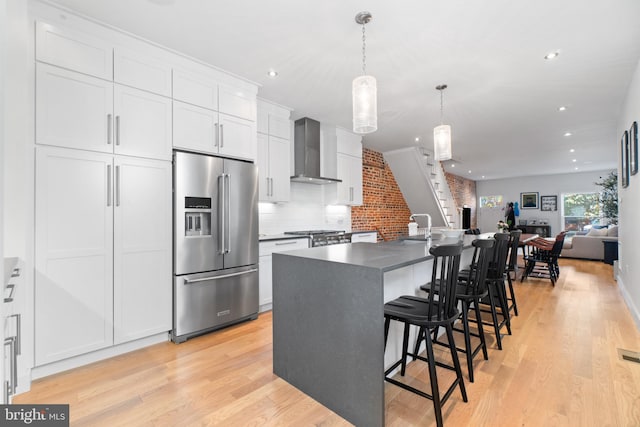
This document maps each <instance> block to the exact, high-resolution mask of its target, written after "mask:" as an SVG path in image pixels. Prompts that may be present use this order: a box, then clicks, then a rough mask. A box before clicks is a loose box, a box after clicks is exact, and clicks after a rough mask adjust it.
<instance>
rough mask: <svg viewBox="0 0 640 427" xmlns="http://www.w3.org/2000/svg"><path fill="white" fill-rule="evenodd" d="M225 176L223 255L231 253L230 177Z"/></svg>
mask: <svg viewBox="0 0 640 427" xmlns="http://www.w3.org/2000/svg"><path fill="white" fill-rule="evenodd" d="M226 176H227V190H226V192H225V193H226V196H227V203H226V207H227V215H226V220H227V222H226V227H227V245H226V248H225V253H226V254H228V253H229V252H231V229H230V228H231V227H230V224H229V222H230V220H231V175H229V174H226Z"/></svg>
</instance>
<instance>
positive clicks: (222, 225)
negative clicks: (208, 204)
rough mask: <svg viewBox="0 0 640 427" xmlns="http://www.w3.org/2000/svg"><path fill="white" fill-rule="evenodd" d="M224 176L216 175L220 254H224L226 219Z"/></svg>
mask: <svg viewBox="0 0 640 427" xmlns="http://www.w3.org/2000/svg"><path fill="white" fill-rule="evenodd" d="M224 177H225V174H224V173H222V174H221V175H220V176H219V177H218V189H219V197H220V202H219V203H218V210H219V212H220V214H219V215H218V232H219V236H218V237H219V239H218V243H219V245H218V247H219V248H220V249H219V250H218V253H219V254H221V255H224V253H225V250H224V242H225V240H226V239H225V233H226V229H225V222H226V221H225V219H226V209H225V200H226V197H225V186H224Z"/></svg>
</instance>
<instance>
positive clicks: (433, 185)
mask: <svg viewBox="0 0 640 427" xmlns="http://www.w3.org/2000/svg"><path fill="white" fill-rule="evenodd" d="M383 155H384V159H385V161H386V162H387V164H388V165H389V167H390V168H391V171H392V172H393V175H394V177H395V179H396V182H397V183H398V186H399V187H400V190H401V191H402V194H403V196H404V198H405V201H406V202H407V205H408V206H409V209H410V210H411V212H412V213H416V214H417V213H428V214H429V215H431V218H432V222H433V227H453V228H455V227H458V226H459V225H460V215H459V214H458V212H457V209H456V205H455V201H454V199H453V196H452V195H451V190H450V189H449V185H448V184H447V180H446V178H445V175H444V170H443V169H442V166H441V165H440V162H438V161H435V160H434V158H433V153H432V152H431V151H429V150H427V149H425V148H423V147H409V148H402V149H399V150H393V151H387V152H385V153H383ZM407 220H408V218H407Z"/></svg>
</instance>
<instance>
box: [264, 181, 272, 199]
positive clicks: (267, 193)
mask: <svg viewBox="0 0 640 427" xmlns="http://www.w3.org/2000/svg"><path fill="white" fill-rule="evenodd" d="M265 179H266V180H267V197H269V196H270V195H271V194H269V178H265Z"/></svg>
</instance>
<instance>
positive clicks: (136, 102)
mask: <svg viewBox="0 0 640 427" xmlns="http://www.w3.org/2000/svg"><path fill="white" fill-rule="evenodd" d="M113 101H114V116H115V118H114V120H115V121H114V132H115V138H114V139H115V147H114V152H115V153H116V154H126V155H130V156H139V157H148V158H152V159H162V160H170V159H171V121H172V119H171V99H169V98H165V97H163V96H158V95H154V94H152V93H148V92H145V91H142V90H138V89H133V88H130V87H126V86H121V85H115V89H114V96H113Z"/></svg>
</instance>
